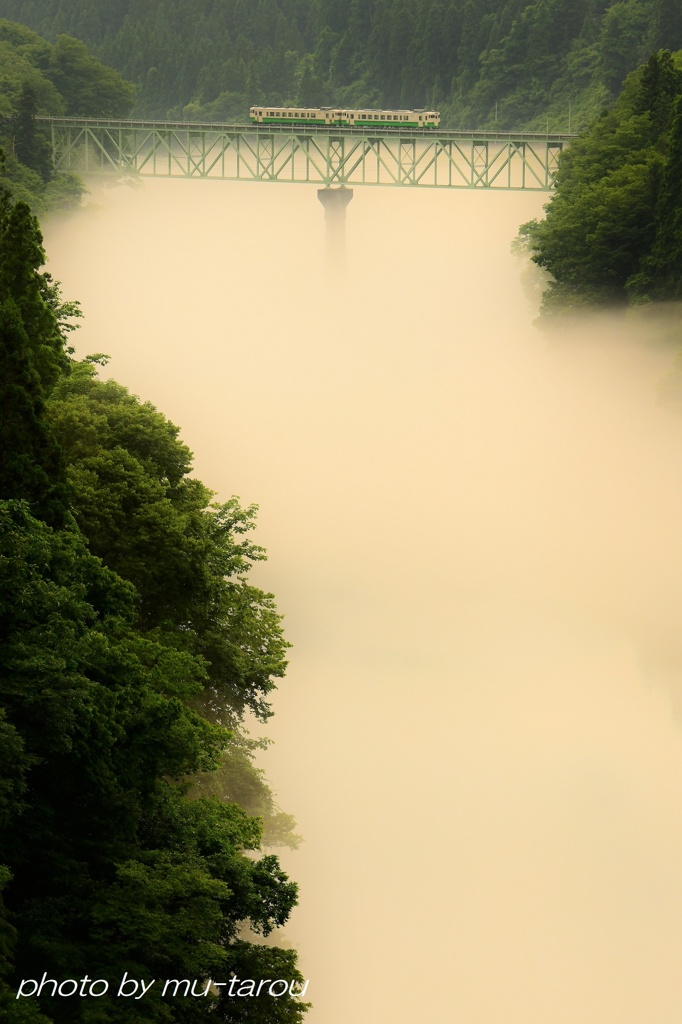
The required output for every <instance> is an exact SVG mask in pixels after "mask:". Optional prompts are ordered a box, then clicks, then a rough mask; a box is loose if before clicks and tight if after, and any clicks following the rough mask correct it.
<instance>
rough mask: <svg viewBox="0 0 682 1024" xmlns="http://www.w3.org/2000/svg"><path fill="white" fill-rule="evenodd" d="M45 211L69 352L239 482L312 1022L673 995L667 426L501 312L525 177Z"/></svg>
mask: <svg viewBox="0 0 682 1024" xmlns="http://www.w3.org/2000/svg"><path fill="white" fill-rule="evenodd" d="M94 202H95V203H96V206H95V208H94V209H91V210H90V211H89V212H85V213H83V214H79V215H77V216H76V217H74V218H72V219H71V220H70V221H69V222H66V223H59V222H55V223H53V224H52V225H48V229H47V231H46V244H47V248H48V252H49V254H50V255H51V259H52V262H51V265H50V270H51V272H52V273H53V274H54V276H55V277H57V278H60V279H61V280H62V282H63V285H64V295H65V296H66V297H68V298H71V297H74V298H79V299H80V300H81V301H82V303H83V307H84V311H85V314H86V321H85V326H84V327H83V328H82V329H81V331H80V332H79V337H78V338H77V339H76V341H77V344H78V351H79V353H81V354H85V353H87V352H93V351H105V352H108V353H110V354H111V355H112V357H113V358H112V362H111V364H110V366H109V370H110V371H111V373H112V375H113V376H115V377H116V378H117V379H118V380H120V381H121V382H123V383H124V384H126V385H127V386H129V387H130V388H131V390H133V391H134V392H135V393H137V394H139V395H141V396H142V397H144V398H145V399H149V400H150V401H152V402H154V403H155V404H156V405H157V406H158V407H159V408H160V409H162V410H163V411H164V412H165V413H166V415H168V416H169V417H170V418H171V419H172V420H173V421H175V422H177V423H179V424H180V425H181V427H182V435H183V439H184V440H185V441H186V442H187V443H188V444H189V445H190V446H191V448H192V449H193V450H194V451H195V453H196V472H197V475H198V476H200V477H201V478H202V479H203V480H204V481H205V482H206V483H207V484H208V485H209V486H212V487H214V488H215V489H216V490H217V491H219V497H220V498H221V499H226V498H227V497H229V495H230V494H232V493H236V494H238V495H240V497H241V499H242V500H243V502H245V503H249V502H252V501H255V502H258V503H259V504H260V506H261V513H260V520H259V522H260V528H259V533H258V540H259V542H260V543H262V544H264V545H265V546H266V547H267V549H268V551H269V553H270V561H269V563H267V565H265V566H262V567H259V570H258V573H259V574H258V582H259V583H260V585H264V586H266V587H267V588H268V589H272V590H273V591H274V592H275V593H276V595H277V598H278V603H279V606H280V608H281V610H282V611H283V612H285V613H286V616H287V632H288V636H289V639H291V640H292V641H293V642H294V645H295V646H294V649H293V651H292V658H291V668H290V673H289V676H288V678H287V680H285V681H284V682H283V683H282V685H281V694H280V697H279V699H278V702H277V716H276V719H275V720H274V721H273V724H272V727H271V729H270V734H271V735H274V736H275V738H276V741H277V743H276V746H275V748H274V749H273V750H272V751H271V752H270V754H269V755H267V763H266V767H267V770H268V773H269V775H270V777H271V778H272V779H273V781H274V784H275V787H276V788H277V790H278V792H279V798H280V801H281V803H282V805H283V806H284V807H285V808H286V809H287V810H290V811H291V812H293V813H295V814H296V816H297V818H298V820H299V824H300V827H301V831H302V832H303V834H304V835H305V837H306V844H305V846H304V848H303V849H302V850H301V851H299V852H297V853H292V854H291V855H287V856H286V857H285V858H284V859H285V862H286V866H287V868H288V869H289V870H290V871H291V873H292V874H293V875H294V876H295V877H296V878H297V879H298V880H299V881H300V883H301V889H302V899H301V906H300V908H299V910H298V911H297V912H296V915H295V917H294V919H293V920H292V923H291V925H290V926H288V927H287V935H288V936H289V937H290V938H291V939H292V940H294V941H295V943H296V944H297V945H298V946H299V948H300V950H301V953H302V960H303V966H302V969H303V973H304V975H305V977H308V978H310V979H311V983H310V990H309V993H308V997H309V998H310V999H311V1000H312V1001H313V1003H314V1004H315V1009H314V1010H313V1011H312V1013H311V1014H310V1018H309V1019H310V1021H311V1024H377V1022H379V1021H392V1022H395V1024H414V1022H415V1021H416V1020H425V1021H429V1022H430V1024H452V1022H458V1024H576V1022H577V1021H580V1022H581V1024H643V1022H645V1021H647V1022H648V1021H655V1022H656V1024H678V1022H679V1019H680V1011H681V1010H682V993H681V992H680V989H679V984H678V974H679V964H680V960H681V956H682V874H681V872H680V864H681V863H682V800H681V799H680V795H681V793H682V735H680V729H679V725H678V723H677V722H676V719H675V716H674V714H673V711H672V705H673V704H674V703H675V701H676V699H677V698H676V696H675V686H676V678H677V674H678V671H679V669H680V666H681V665H682V648H681V647H680V642H679V621H680V612H681V610H682V547H681V546H680V544H679V541H678V536H679V524H680V522H681V521H682V483H681V481H682V473H681V472H680V468H681V467H682V423H680V422H678V420H677V418H676V417H675V416H673V415H672V414H671V413H669V412H668V411H666V410H665V409H663V408H661V407H660V406H659V405H657V402H656V384H657V381H658V379H659V377H660V375H661V373H662V372H663V371H664V369H665V367H666V365H667V361H668V356H667V355H666V354H665V353H661V352H660V351H658V350H656V349H645V348H643V347H641V346H638V345H637V344H636V343H635V341H636V336H637V328H636V327H629V326H628V325H627V324H623V323H619V322H617V321H616V320H615V319H612V318H609V317H600V318H597V319H595V320H594V321H593V322H592V323H589V324H587V325H585V324H583V325H582V326H580V325H579V326H577V327H576V328H575V332H574V334H569V335H568V336H563V337H562V338H561V339H560V340H559V341H551V340H548V339H547V338H546V337H544V336H543V335H541V334H539V333H538V332H537V331H536V330H535V329H534V328H533V327H532V321H533V318H534V316H535V310H534V309H532V308H530V306H529V304H528V301H527V299H526V298H525V296H524V293H523V289H522V288H521V285H520V283H519V267H518V266H517V264H516V263H515V261H514V260H513V258H512V257H511V256H510V255H509V244H510V241H511V238H512V237H513V235H514V233H515V231H516V227H517V226H518V224H520V223H522V222H523V221H525V220H528V219H529V218H530V217H532V216H536V215H538V214H539V213H540V210H541V206H542V202H543V199H542V197H539V196H535V195H519V194H515V195H512V194H509V195H505V194H499V195H493V194H470V193H458V192H453V193H449V194H448V193H435V192H428V191H424V192H419V191H417V190H414V191H409V190H404V191H401V190H390V189H386V190H376V191H373V190H371V189H356V190H355V196H354V200H353V203H352V208H351V209H350V211H349V214H348V223H347V246H348V272H347V277H346V280H345V281H344V282H343V286H342V287H339V286H337V282H332V284H331V286H330V284H329V283H328V282H327V281H326V280H325V277H324V272H323V260H322V254H323V244H324V243H323V237H324V236H323V224H322V211H321V209H320V206H319V203H318V202H317V200H316V196H315V190H314V189H307V188H304V187H299V188H294V187H291V188H287V187H286V186H284V185H282V186H271V187H266V186H265V185H258V186H256V185H251V184H248V185H227V184H222V183H203V182H202V183H200V182H192V183H189V182H187V183H186V182H167V181H156V182H151V183H147V184H146V185H145V187H144V189H140V190H128V189H124V188H120V189H114V190H110V191H108V192H103V193H98V194H96V195H95V196H94Z"/></svg>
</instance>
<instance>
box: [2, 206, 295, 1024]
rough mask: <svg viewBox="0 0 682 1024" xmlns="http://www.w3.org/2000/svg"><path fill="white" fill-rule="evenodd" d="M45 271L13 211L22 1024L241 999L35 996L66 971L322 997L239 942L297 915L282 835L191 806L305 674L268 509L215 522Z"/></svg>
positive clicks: (7, 772) (212, 807)
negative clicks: (104, 372)
mask: <svg viewBox="0 0 682 1024" xmlns="http://www.w3.org/2000/svg"><path fill="white" fill-rule="evenodd" d="M43 260H44V253H43V249H42V237H41V234H40V230H39V227H38V224H37V222H36V220H35V218H34V217H33V216H32V214H31V213H30V210H29V208H28V206H26V204H23V203H21V202H18V203H13V202H12V201H11V199H10V197H9V195H8V194H7V193H2V194H1V195H0V381H2V384H1V385H0V387H1V388H2V394H1V395H0V399H1V400H2V413H3V420H2V431H3V436H2V441H3V448H4V451H5V455H6V458H5V459H4V461H3V464H2V470H1V471H0V637H1V638H2V644H0V888H2V889H3V899H2V900H1V901H0V1013H1V1014H2V1019H3V1021H8V1022H9V1024H67V1022H68V1024H109V1022H110V1024H120V1022H123V1024H126V1022H129V1024H140V1022H142V1021H149V1022H159V1024H161V1022H165V1021H183V1022H187V1024H193V1022H195V1021H196V1022H198V1021H203V1020H207V1019H208V1020H212V1021H220V1020H223V1021H230V1020H232V1019H235V1018H234V1013H235V1010H234V1003H233V1001H231V1002H230V1001H225V1000H224V999H223V998H222V997H220V998H218V997H216V996H215V995H211V996H210V998H208V997H207V998H206V1000H205V1001H203V1000H201V999H199V1000H191V1001H189V1002H188V1001H177V1002H174V1003H169V1001H168V1000H164V999H163V998H162V997H161V996H160V994H159V991H158V990H155V991H154V993H153V994H152V995H151V996H150V997H149V998H145V999H144V1001H135V1000H132V1001H130V1002H124V1001H121V1000H116V998H115V997H114V998H109V999H97V1000H96V999H79V1000H78V1001H77V1002H76V1003H73V1002H70V1001H68V1000H66V999H56V1000H55V999H52V998H50V993H49V989H48V990H47V992H46V993H45V994H44V995H43V996H40V997H38V998H36V999H34V1000H26V1001H24V1000H16V998H15V997H14V993H15V992H16V987H17V985H18V983H19V980H20V979H21V978H41V977H42V976H43V973H44V972H47V974H48V976H50V977H55V978H57V979H65V978H72V977H83V976H84V975H85V974H89V976H90V977H91V978H104V979H107V980H108V981H109V982H110V984H111V985H112V986H115V985H116V984H117V983H118V981H120V979H121V976H122V973H123V971H128V972H129V973H130V974H132V975H133V976H134V977H137V978H140V977H145V978H147V979H151V978H160V977H161V978H163V977H180V978H182V977H189V978H190V979H199V980H203V981H207V980H208V979H209V978H210V977H218V976H219V975H224V976H226V977H229V974H230V971H232V970H241V969H242V968H243V967H245V966H249V965H254V964H256V963H257V964H258V965H259V967H260V969H261V970H263V971H266V972H267V973H269V975H270V976H271V977H277V976H278V975H277V974H276V973H273V972H275V971H280V970H282V969H284V968H286V970H287V971H288V975H287V976H288V977H289V978H290V979H292V978H295V979H299V980H300V975H299V974H298V972H297V970H296V961H295V954H293V953H291V952H288V951H287V952H285V951H281V950H278V949H277V948H276V947H274V946H272V947H271V946H267V947H263V948H262V951H261V947H254V946H252V944H251V943H248V942H245V941H243V939H241V938H239V936H240V935H241V934H242V932H243V931H244V929H250V931H251V932H252V933H256V934H261V935H263V936H267V935H269V934H270V933H271V932H272V930H273V929H276V928H278V927H279V926H281V925H282V924H283V923H284V922H285V921H286V920H287V918H288V916H289V914H290V912H291V909H292V907H293V906H294V904H295V901H296V896H297V887H296V885H295V884H294V883H293V882H291V881H290V880H289V879H288V878H287V876H286V875H285V874H284V872H283V871H282V870H281V868H280V866H279V863H278V861H277V858H276V857H274V856H272V855H270V854H267V855H264V856H260V857H258V856H257V851H258V850H259V848H260V845H261V842H262V835H263V829H262V825H261V822H260V821H258V819H256V818H254V817H251V816H250V815H249V814H248V813H247V812H246V811H245V810H244V809H242V808H241V807H240V806H238V805H237V804H236V803H234V802H232V803H225V802H223V801H221V800H219V799H216V797H214V796H211V795H206V794H210V787H207V788H206V793H205V794H199V793H198V792H194V793H193V794H192V795H191V796H190V795H189V794H188V789H189V786H190V781H191V780H194V781H195V785H196V787H197V789H198V788H199V787H200V784H201V780H202V778H204V777H206V776H207V775H210V773H211V772H213V771H214V770H215V769H216V768H218V766H220V767H221V771H223V772H224V771H225V770H226V768H227V766H228V765H229V756H228V758H227V759H225V757H224V755H225V752H226V750H228V748H229V746H230V744H231V743H235V744H239V749H240V750H245V751H246V752H247V755H248V754H249V753H251V752H252V750H253V748H254V746H255V745H253V744H250V743H249V741H247V740H245V739H244V738H243V737H241V736H240V737H239V738H238V739H237V740H233V737H232V733H231V732H230V731H228V729H226V728H225V725H224V724H223V723H224V722H228V723H232V724H236V723H238V722H239V719H240V718H241V716H242V715H243V714H244V713H245V711H246V710H247V709H249V710H252V711H253V712H254V713H256V714H257V715H259V716H260V717H262V718H265V717H267V715H268V713H269V708H268V706H267V704H266V703H265V696H266V695H267V693H268V692H269V690H270V689H271V688H272V686H273V676H275V675H281V674H282V672H283V667H284V660H283V653H284V650H285V648H286V643H285V641H284V640H283V638H282V635H281V630H280V625H279V617H278V615H277V613H276V611H275V608H274V604H273V602H272V598H271V596H270V595H267V594H263V593H261V592H260V591H258V590H257V589H256V588H253V587H251V586H250V585H249V584H248V582H247V580H246V574H247V572H248V568H249V566H250V565H251V563H252V562H253V561H254V560H259V559H262V558H263V557H264V554H263V552H262V550H261V549H260V548H259V547H258V546H256V545H254V544H252V543H251V542H250V541H249V540H247V539H245V537H244V534H246V533H247V532H248V531H249V529H250V528H251V526H252V521H253V517H254V514H255V510H254V509H242V508H241V507H240V506H239V504H238V502H237V501H236V499H233V500H232V501H230V502H227V503H226V504H225V505H222V506H212V505H211V504H210V497H211V494H210V492H209V491H208V490H207V489H206V488H205V487H204V486H203V485H202V484H201V483H200V482H199V481H196V480H193V479H191V478H190V477H189V476H188V473H189V470H190V459H191V456H190V453H189V451H188V449H187V448H186V447H185V446H184V445H183V444H181V443H180V442H179V441H178V438H177V433H178V431H177V428H176V427H174V426H173V425H172V424H170V423H168V421H166V420H165V419H164V417H162V416H161V415H160V414H159V413H157V412H156V410H155V409H154V408H153V407H152V406H150V405H148V404H147V405H143V404H141V403H140V402H139V401H138V400H137V399H135V398H133V397H132V396H130V395H129V394H128V392H127V391H126V390H125V389H124V388H121V387H120V386H119V385H117V384H115V383H114V382H105V383H102V382H100V381H98V380H97V379H96V377H95V370H94V367H95V364H96V363H102V362H103V361H104V359H103V357H93V358H92V359H91V360H89V361H86V362H85V363H83V364H73V365H72V364H71V362H70V360H69V359H68V357H67V351H66V334H67V332H68V330H69V329H70V328H71V326H72V324H71V320H72V319H73V317H74V316H78V315H79V311H78V308H77V305H76V304H75V303H71V302H64V301H62V298H61V296H60V292H59V288H58V286H57V285H56V284H55V282H54V281H52V279H51V278H50V276H49V275H46V274H44V273H42V272H41V266H42V262H43ZM70 371H71V372H70ZM60 442H61V444H62V445H63V450H62V447H61V446H60ZM67 475H68V477H67ZM67 478H68V483H69V489H68V491H67ZM81 527H82V529H81ZM100 555H101V557H100ZM116 570H120V572H121V573H122V574H124V575H125V576H126V577H127V578H123V575H121V574H119V572H117V571H116ZM187 590H189V592H186V591H187ZM247 761H248V756H247ZM251 769H252V775H255V776H256V777H258V773H257V772H256V770H255V769H254V768H253V766H251ZM227 770H228V772H229V768H227ZM247 776H248V766H247V768H246V769H244V770H243V771H242V772H241V777H242V778H245V777H247ZM233 788H235V789H238V788H239V787H238V786H235V787H233ZM268 795H270V794H269V790H268V789H267V786H265V785H264V784H263V785H262V787H261V791H260V797H261V802H262V804H263V806H264V808H265V810H266V812H267V814H269V815H270V817H272V818H273V819H275V818H276V817H277V813H278V811H277V808H276V806H275V805H274V802H273V801H272V799H270V803H269V804H268V802H267V796H268ZM270 797H271V795H270ZM267 814H266V815H264V817H267ZM289 831H290V829H289ZM254 949H257V952H254ZM270 1005H272V1000H270ZM305 1008H306V1007H305V1004H303V1003H302V1002H301V1001H300V1000H298V999H296V998H293V997H291V996H287V997H285V998H282V999H281V1000H279V1001H278V1002H277V1005H276V1007H275V1009H274V1010H273V1013H274V1014H275V1017H274V1018H272V1019H277V1020H281V1021H282V1022H283V1024H298V1022H299V1021H300V1019H301V1015H302V1014H303V1012H304V1011H305ZM264 1009H265V1005H264V1004H263V1003H262V1002H261V1003H260V1004H254V1005H253V1010H252V1012H249V1013H247V1019H249V1020H251V1019H253V1020H261V1019H264V1018H263V1011H264ZM41 1011H42V1012H41ZM236 1012H237V1014H238V1017H239V1019H241V1015H242V1014H243V1011H242V1008H241V1007H240V1008H239V1009H238V1010H237V1011H236Z"/></svg>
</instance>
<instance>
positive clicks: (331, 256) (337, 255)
mask: <svg viewBox="0 0 682 1024" xmlns="http://www.w3.org/2000/svg"><path fill="white" fill-rule="evenodd" d="M317 198H318V199H319V200H320V202H321V203H322V205H323V206H324V223H325V235H326V239H325V248H326V261H327V270H328V271H329V272H330V273H343V271H344V270H345V267H346V207H347V206H348V204H349V202H350V201H351V199H352V198H353V189H352V188H345V187H344V186H342V187H341V188H329V187H327V188H318V190H317Z"/></svg>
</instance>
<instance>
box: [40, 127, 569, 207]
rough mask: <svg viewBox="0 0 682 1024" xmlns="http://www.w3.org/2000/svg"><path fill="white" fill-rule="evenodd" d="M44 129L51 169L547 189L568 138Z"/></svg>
mask: <svg viewBox="0 0 682 1024" xmlns="http://www.w3.org/2000/svg"><path fill="white" fill-rule="evenodd" d="M46 120H48V119H46ZM49 124H50V129H51V135H52V157H53V165H54V169H55V170H56V171H74V172H77V173H81V174H102V173H105V174H111V173H115V174H126V173H134V174H137V175H142V176H153V177H178V178H215V179H221V180H226V181H279V182H289V183H301V184H315V185H322V186H326V187H338V186H346V187H353V186H356V185H358V186H359V185H375V186H376V185H382V186H402V187H426V188H469V189H475V188H484V189H506V190H522V191H549V190H550V189H551V188H552V187H553V185H554V178H555V175H556V171H557V162H558V157H559V154H560V153H561V151H562V149H563V147H564V145H566V144H567V142H568V141H569V138H570V137H568V136H560V135H556V136H542V135H533V134H530V133H525V134H521V133H519V134H511V133H505V134H502V133H498V134H496V133H484V132H481V133H467V132H440V131H438V132H433V131H429V132H426V131H405V132H401V131H399V130H396V131H390V130H389V131H386V130H384V131H383V132H382V131H377V132H374V131H371V130H370V131H362V130H357V129H347V130H339V129H338V128H328V129H319V128H318V129H310V128H300V127H298V126H297V127H291V128H289V127H285V128H282V127H281V126H277V127H272V126H268V127H267V128H263V127H259V128H258V129H255V128H254V127H253V126H250V125H232V126H229V125H228V126H226V125H209V124H197V125H193V124H187V123H184V122H182V123H157V122H141V121H140V122H135V121H88V120H79V119H75V118H51V119H49Z"/></svg>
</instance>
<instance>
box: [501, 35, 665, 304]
mask: <svg viewBox="0 0 682 1024" xmlns="http://www.w3.org/2000/svg"><path fill="white" fill-rule="evenodd" d="M521 237H522V238H523V239H525V241H526V243H527V245H528V247H529V249H530V251H531V253H532V256H533V259H534V260H535V262H536V263H537V264H538V265H539V266H541V267H543V268H544V269H545V270H547V271H548V272H549V274H550V275H551V281H550V284H549V286H548V288H547V291H546V293H545V297H544V303H543V306H544V310H545V311H546V312H562V311H565V310H567V309H574V308H576V307H586V306H592V305H621V306H622V305H625V304H627V303H642V302H648V301H651V300H654V299H656V300H661V299H663V300H666V299H680V298H682V52H678V53H676V54H673V55H671V54H670V53H669V52H668V51H667V50H663V51H660V52H659V53H657V54H653V55H652V56H651V57H650V58H649V61H648V62H647V64H646V65H644V66H643V67H641V68H639V69H638V70H637V71H635V72H633V73H631V74H630V75H629V76H628V78H627V80H626V82H625V86H624V88H623V90H622V92H621V94H620V96H619V97H618V100H617V101H616V103H615V105H614V107H613V108H612V109H611V110H610V111H609V112H608V113H607V112H605V113H604V115H603V116H602V117H600V118H599V119H598V120H597V121H596V123H595V124H594V125H593V127H592V128H591V129H589V130H588V131H586V132H585V133H583V135H582V136H581V138H580V139H577V140H576V141H575V142H573V143H571V146H570V147H569V149H568V150H567V152H566V153H565V154H564V155H563V156H562V159H561V161H560V168H559V174H558V178H557V191H556V194H555V196H554V197H553V198H552V201H551V202H550V203H549V205H548V206H547V216H546V218H545V219H544V220H543V221H534V222H531V223H530V224H526V225H524V227H523V228H522V229H521Z"/></svg>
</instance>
